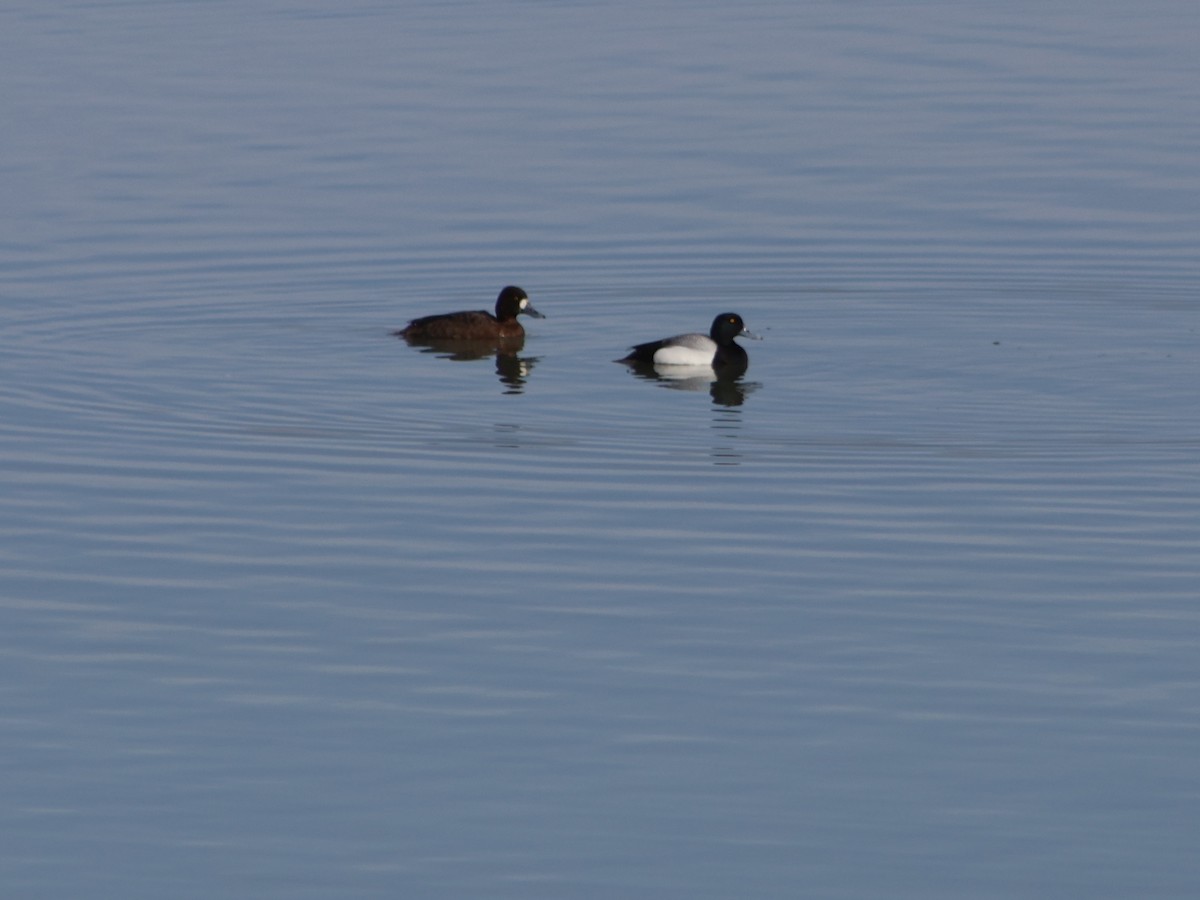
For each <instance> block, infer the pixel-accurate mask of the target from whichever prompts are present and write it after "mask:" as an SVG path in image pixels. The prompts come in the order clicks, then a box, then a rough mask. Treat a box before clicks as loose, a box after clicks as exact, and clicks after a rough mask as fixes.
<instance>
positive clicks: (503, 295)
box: [396, 285, 546, 344]
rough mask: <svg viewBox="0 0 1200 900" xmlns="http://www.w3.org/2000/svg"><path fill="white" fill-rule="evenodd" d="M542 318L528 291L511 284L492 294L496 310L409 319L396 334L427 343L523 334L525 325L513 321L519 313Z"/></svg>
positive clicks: (415, 341)
mask: <svg viewBox="0 0 1200 900" xmlns="http://www.w3.org/2000/svg"><path fill="white" fill-rule="evenodd" d="M522 314H523V315H527V316H533V317H534V318H535V319H544V318H546V317H545V316H543V315H542V314H541V313H540V312H538V311H537V310H536V309H534V308H533V306H532V305H530V303H529V295H528V294H526V293H525V292H524V291H523V290H521V288H519V287H516V286H515V285H509V286H508V287H506V288H505V289H504V290H502V291H501V292H500V296H499V297H497V298H496V314H495V315H492V314H491V313H490V312H488V311H487V310H486V309H479V310H464V311H462V312H452V313H441V314H439V315H434V316H422V317H421V318H419V319H413V320H412V321H411V322H409V323H408V325H406V326H405V327H404V328H402V329H401V330H400V331H397V332H396V335H397V336H398V337H402V338H404V339H405V340H406V341H408V342H409V343H410V344H429V343H430V342H431V341H489V340H490V341H496V340H501V339H503V340H512V339H516V338H519V339H522V340H524V338H525V329H524V328H523V327H522V325H521V323H520V322H518V321H517V316H519V315H522Z"/></svg>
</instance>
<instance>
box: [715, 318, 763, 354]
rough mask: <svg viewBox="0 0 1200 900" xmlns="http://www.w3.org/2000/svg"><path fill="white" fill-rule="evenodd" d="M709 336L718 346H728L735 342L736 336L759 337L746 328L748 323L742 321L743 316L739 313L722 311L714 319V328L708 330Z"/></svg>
mask: <svg viewBox="0 0 1200 900" xmlns="http://www.w3.org/2000/svg"><path fill="white" fill-rule="evenodd" d="M708 336H709V337H710V338H712V339H713V340H714V341H715V342H716V343H717V345H718V346H721V347H727V346H729V345H730V344H732V343H733V339H734V338H735V337H748V338H753V337H758V335H755V334H751V333H750V332H749V331H747V330H746V323H745V322H743V321H742V317H741V316H739V315H738V314H737V313H730V312H726V313H721V314H720V315H719V316H717V317H716V318H715V319H713V323H712V328H710V329H709V330H708Z"/></svg>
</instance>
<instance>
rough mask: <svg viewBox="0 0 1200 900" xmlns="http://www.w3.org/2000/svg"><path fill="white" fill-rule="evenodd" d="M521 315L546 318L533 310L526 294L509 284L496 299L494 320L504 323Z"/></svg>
mask: <svg viewBox="0 0 1200 900" xmlns="http://www.w3.org/2000/svg"><path fill="white" fill-rule="evenodd" d="M522 314H524V315H527V316H533V317H534V318H535V319H544V318H546V317H545V316H543V315H542V314H541V313H540V312H538V311H537V310H536V309H534V308H533V306H532V304H530V302H529V295H528V294H526V293H525V292H524V291H523V290H521V289H520V288H519V287H517V286H516V285H513V284H510V285H509V286H508V287H506V288H505V289H504V290H502V291H501V292H500V296H499V297H497V298H496V318H497V319H499V320H500V321H501V322H505V321H508V320H510V319H515V318H516V317H517V316H519V315H522Z"/></svg>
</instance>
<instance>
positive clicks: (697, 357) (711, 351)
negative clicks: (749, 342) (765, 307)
mask: <svg viewBox="0 0 1200 900" xmlns="http://www.w3.org/2000/svg"><path fill="white" fill-rule="evenodd" d="M736 337H748V338H753V339H755V340H758V339H759V338H758V335H756V334H751V333H750V332H749V331H747V330H746V324H745V323H744V322H743V321H742V317H741V316H739V315H738V314H737V313H728V312H727V313H721V314H720V315H719V316H717V317H716V318H715V319H713V323H712V328H710V329H709V330H708V334H707V335H704V334H678V335H676V336H675V337H669V338H663V339H662V340H661V341H647V342H646V343H645V344H638V345H636V346H635V347H633V348H632V350H630V352H629V355H628V356H626V357H625V358H624V359H621V360H618V362H623V363H653V364H654V365H658V366H712V367H713V368H718V367H725V366H741V367H744V366H746V365H747V364H748V363H749V361H750V359H749V357H748V356H747V355H746V351H745V349H744V348H743V347H742V346H741V345H739V344H737V343H736V342H735V341H734V340H733V339H734V338H736Z"/></svg>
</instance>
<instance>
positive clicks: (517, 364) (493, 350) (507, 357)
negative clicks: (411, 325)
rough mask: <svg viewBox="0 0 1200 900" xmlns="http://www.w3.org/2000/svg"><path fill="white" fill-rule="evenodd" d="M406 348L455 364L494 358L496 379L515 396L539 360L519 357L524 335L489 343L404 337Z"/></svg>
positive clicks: (523, 344)
mask: <svg viewBox="0 0 1200 900" xmlns="http://www.w3.org/2000/svg"><path fill="white" fill-rule="evenodd" d="M405 340H407V341H408V343H409V344H410V345H413V346H417V347H420V349H421V352H422V353H433V354H435V355H436V356H438V357H440V358H441V359H452V360H454V361H455V362H471V361H472V360H481V359H487V358H489V357H492V356H494V357H495V358H496V376H497V377H498V378H499V379H500V381H501V382H502V383H503V384H506V385H508V387H510V388H512V390H510V391H508V392H507V393H512V394H519V393H521V388H522V387H524V385H525V379H526V378H527V377H528V376H529V373H530V371H531V370H532V369H533V367H534V365H536V364H537V361H538V359H539V357H536V356H521V355H520V353H521V350H522V348H524V346H525V338H524V336H521V337H515V338H496V339H493V340H490V341H448V340H442V341H439V340H416V339H413V338H405Z"/></svg>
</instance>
